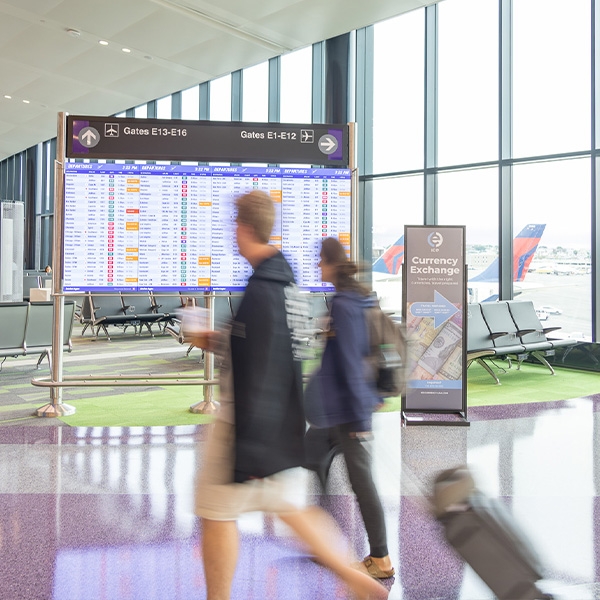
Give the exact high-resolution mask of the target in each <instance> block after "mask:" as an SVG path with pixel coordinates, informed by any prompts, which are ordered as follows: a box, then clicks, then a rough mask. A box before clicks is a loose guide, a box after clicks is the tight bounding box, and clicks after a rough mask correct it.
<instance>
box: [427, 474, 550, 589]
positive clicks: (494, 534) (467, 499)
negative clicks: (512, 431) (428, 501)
mask: <svg viewBox="0 0 600 600" xmlns="http://www.w3.org/2000/svg"><path fill="white" fill-rule="evenodd" d="M433 503H434V510H435V514H436V517H437V519H438V520H439V521H440V522H441V523H442V525H443V526H444V532H445V535H446V539H447V540H448V542H449V543H450V544H451V545H452V547H453V548H454V549H455V550H456V551H457V552H458V554H460V556H462V558H463V559H464V560H465V561H466V562H467V563H468V564H469V565H470V566H471V567H472V568H473V570H474V571H475V572H476V573H477V574H478V575H479V576H480V577H481V579H483V581H484V582H485V583H486V584H487V585H488V586H489V588H490V589H491V590H492V592H494V594H495V595H496V596H497V597H498V598H499V599H500V600H539V599H544V598H552V596H550V595H548V594H545V593H544V592H542V591H541V590H540V589H539V588H538V586H537V582H538V581H539V580H540V579H542V568H541V564H540V561H539V559H538V557H537V555H536V552H535V551H534V549H533V547H532V546H531V545H530V543H529V542H528V540H527V539H526V538H525V537H524V536H523V534H522V533H521V532H520V531H519V530H518V527H517V526H516V524H515V523H514V521H513V519H512V516H511V515H510V513H509V512H508V511H507V510H506V509H505V508H504V507H503V506H502V505H501V504H500V503H499V502H498V501H496V500H494V499H492V498H488V497H487V496H485V495H484V494H482V493H481V492H479V491H478V490H477V489H476V488H475V484H474V481H473V478H472V476H471V474H470V472H469V471H468V469H467V468H466V467H460V468H457V469H450V470H447V471H443V472H442V473H440V474H439V475H438V476H437V477H436V479H435V483H434V490H433Z"/></svg>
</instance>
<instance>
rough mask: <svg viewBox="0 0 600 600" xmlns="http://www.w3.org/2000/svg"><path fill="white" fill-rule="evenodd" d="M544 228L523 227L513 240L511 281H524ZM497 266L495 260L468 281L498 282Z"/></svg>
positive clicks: (534, 226)
mask: <svg viewBox="0 0 600 600" xmlns="http://www.w3.org/2000/svg"><path fill="white" fill-rule="evenodd" d="M545 228H546V225H545V224H543V225H541V224H529V225H525V227H523V229H522V230H521V232H520V233H519V234H518V235H517V237H516V238H515V239H514V240H513V281H523V280H524V279H525V275H527V271H528V270H529V265H530V264H531V261H532V260H533V255H534V254H535V252H536V250H537V248H538V244H539V242H540V239H541V237H542V234H543V233H544V229H545ZM498 265H499V261H498V259H497V258H496V259H495V260H494V261H493V262H492V263H491V264H490V265H489V266H488V267H487V268H486V269H485V270H484V271H482V272H481V273H479V275H476V276H475V277H472V278H471V279H470V280H469V281H498Z"/></svg>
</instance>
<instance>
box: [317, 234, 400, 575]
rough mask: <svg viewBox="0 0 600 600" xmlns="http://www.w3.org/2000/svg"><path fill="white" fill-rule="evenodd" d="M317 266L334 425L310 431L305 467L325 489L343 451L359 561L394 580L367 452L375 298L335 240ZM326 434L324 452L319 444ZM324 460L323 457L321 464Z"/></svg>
mask: <svg viewBox="0 0 600 600" xmlns="http://www.w3.org/2000/svg"><path fill="white" fill-rule="evenodd" d="M319 267H320V268H321V279H322V280H323V281H327V282H330V283H332V284H333V285H334V287H335V292H336V293H335V295H334V296H333V299H332V300H331V303H330V328H329V332H328V334H327V341H326V344H325V349H324V352H323V360H322V365H321V370H320V378H321V389H322V395H323V398H325V399H327V407H328V410H330V416H331V419H332V420H331V422H332V423H333V424H335V426H334V427H331V428H330V429H329V430H328V431H327V432H323V430H309V432H308V433H307V440H306V441H307V451H308V456H309V462H311V461H310V456H311V454H313V452H315V451H316V452H317V453H319V452H321V457H320V458H318V459H317V460H315V461H312V465H311V464H309V465H307V466H309V468H313V469H314V470H316V471H317V473H318V474H319V477H320V479H321V483H322V484H325V482H326V478H327V472H328V470H329V466H330V464H331V460H332V458H333V454H334V452H335V449H336V448H337V449H339V450H341V452H342V453H343V455H344V458H345V461H346V467H347V470H348V478H349V480H350V484H351V485H352V490H353V491H354V494H355V495H356V499H357V501H358V505H359V508H360V512H361V515H362V518H363V521H364V524H365V529H366V530H367V536H368V539H369V546H370V554H369V556H367V557H365V558H364V560H363V565H364V568H365V569H366V571H368V573H369V575H371V576H372V577H374V578H376V579H386V578H388V577H392V576H393V575H394V568H393V567H392V563H391V561H390V557H389V554H388V547H387V536H386V530H385V520H384V515H383V508H382V506H381V501H380V499H379V495H378V494H377V489H376V488H375V483H374V482H373V477H372V474H371V457H370V454H369V450H368V448H367V446H368V444H369V440H371V439H372V437H373V435H372V414H373V411H374V410H376V409H377V408H378V407H379V406H380V405H381V399H380V398H379V397H378V396H377V393H376V390H375V384H374V381H372V377H371V376H369V372H370V367H369V365H368V363H367V360H366V359H367V356H368V354H369V340H368V333H367V322H366V315H365V309H366V308H367V307H368V306H369V305H370V304H371V303H372V302H373V298H372V296H371V293H370V291H369V290H368V289H367V288H365V287H364V286H362V285H361V284H360V283H359V282H358V281H356V280H355V279H354V275H355V274H356V272H357V267H356V265H355V264H354V263H352V262H350V261H349V260H348V258H347V256H346V251H345V250H344V247H343V246H342V245H341V244H340V242H339V241H338V240H337V239H335V238H326V239H325V240H323V242H322V245H321V261H320V262H319ZM324 433H326V437H327V438H328V439H327V446H328V448H323V445H322V444H323V440H324V436H323V434H324ZM311 439H314V440H315V441H316V440H318V439H320V441H321V447H320V450H319V449H317V448H312V449H311V447H310V446H311ZM323 450H325V452H324V453H323V452H322V451H323ZM323 456H325V457H326V458H325V461H324V462H323V458H322V457H323ZM361 568H363V567H362V566H361Z"/></svg>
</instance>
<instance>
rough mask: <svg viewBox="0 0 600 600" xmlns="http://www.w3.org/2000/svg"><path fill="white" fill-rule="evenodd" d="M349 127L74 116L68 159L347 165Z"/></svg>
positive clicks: (69, 126) (70, 123)
mask: <svg viewBox="0 0 600 600" xmlns="http://www.w3.org/2000/svg"><path fill="white" fill-rule="evenodd" d="M348 139H349V136H348V125H331V124H314V123H312V124H304V125H302V124H285V123H241V122H229V121H180V120H162V119H133V118H116V117H89V116H87V117H86V116H69V117H68V118H67V149H66V156H67V158H98V159H99V158H104V159H132V160H174V161H180V160H182V161H194V162H196V161H197V162H253V163H271V164H285V163H300V164H307V165H325V166H330V167H338V166H339V167H347V166H348V161H349V149H348V148H349V142H348Z"/></svg>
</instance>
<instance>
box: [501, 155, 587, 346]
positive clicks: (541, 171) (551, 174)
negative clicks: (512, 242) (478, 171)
mask: <svg viewBox="0 0 600 600" xmlns="http://www.w3.org/2000/svg"><path fill="white" fill-rule="evenodd" d="M590 181H591V173H590V160H589V158H586V159H577V160H565V161H555V162H545V163H536V164H528V165H518V166H515V167H514V178H513V189H514V219H513V223H514V227H515V233H518V232H519V231H520V230H521V228H522V227H523V226H524V225H526V224H528V223H540V224H543V225H545V230H544V232H543V235H542V237H541V240H540V242H539V246H538V250H537V252H536V254H535V256H534V257H533V260H532V262H531V264H530V267H529V273H527V276H526V278H525V280H524V281H523V282H515V284H514V285H515V291H516V292H520V293H519V296H518V298H519V299H523V300H532V301H533V303H534V305H535V307H536V308H537V309H541V308H543V307H544V306H551V307H554V308H556V309H558V310H560V311H561V313H560V314H555V311H546V312H547V313H548V315H549V317H548V321H547V322H546V321H545V325H544V326H545V327H554V326H559V327H562V329H561V330H559V331H558V332H553V334H552V335H553V336H554V335H559V336H567V335H571V336H573V337H577V338H583V337H585V339H587V340H588V341H590V340H591V331H592V327H591V310H592V309H591V261H590V257H591V230H590V195H591V190H590V186H591V184H590ZM565 207H568V208H567V209H566V210H565Z"/></svg>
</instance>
